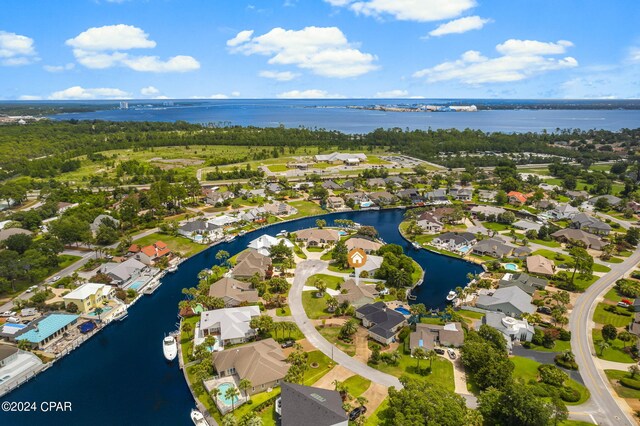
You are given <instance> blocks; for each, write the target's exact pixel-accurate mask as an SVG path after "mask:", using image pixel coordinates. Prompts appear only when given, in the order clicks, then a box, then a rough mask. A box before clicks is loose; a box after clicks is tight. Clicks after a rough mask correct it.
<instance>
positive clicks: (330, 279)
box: [305, 274, 344, 290]
mask: <svg viewBox="0 0 640 426" xmlns="http://www.w3.org/2000/svg"><path fill="white" fill-rule="evenodd" d="M316 280H321V281H322V282H324V283H325V285H326V286H327V288H330V289H333V290H337V289H338V285H342V283H344V278H342V277H336V276H334V275H327V274H315V275H312V276H310V277H309V278H308V279H307V282H306V283H305V285H307V286H312V287H313V286H315V282H316Z"/></svg>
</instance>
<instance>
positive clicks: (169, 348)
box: [162, 336, 178, 361]
mask: <svg viewBox="0 0 640 426" xmlns="http://www.w3.org/2000/svg"><path fill="white" fill-rule="evenodd" d="M162 352H163V353H164V357H165V358H166V359H167V361H173V360H174V359H176V356H177V355H178V343H177V342H176V339H175V337H173V336H167V337H165V338H164V339H163V340H162Z"/></svg>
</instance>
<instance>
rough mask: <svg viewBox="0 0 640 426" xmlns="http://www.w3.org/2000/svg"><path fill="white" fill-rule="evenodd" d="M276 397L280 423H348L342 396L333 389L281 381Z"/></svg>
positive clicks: (340, 425)
mask: <svg viewBox="0 0 640 426" xmlns="http://www.w3.org/2000/svg"><path fill="white" fill-rule="evenodd" d="M280 388H281V389H282V391H281V392H280V397H279V398H278V399H277V400H276V409H275V410H276V413H277V414H278V416H279V417H280V425H282V426H299V425H305V426H347V425H348V424H349V417H348V416H347V413H346V412H345V411H344V409H343V408H342V397H341V396H340V393H338V392H337V391H334V390H327V389H322V388H314V387H311V386H303V385H297V384H293V383H287V382H284V383H282V385H280Z"/></svg>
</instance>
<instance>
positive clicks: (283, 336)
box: [269, 321, 304, 342]
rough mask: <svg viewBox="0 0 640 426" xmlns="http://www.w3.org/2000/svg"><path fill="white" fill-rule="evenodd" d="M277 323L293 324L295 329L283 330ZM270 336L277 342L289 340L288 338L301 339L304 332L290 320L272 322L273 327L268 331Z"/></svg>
mask: <svg viewBox="0 0 640 426" xmlns="http://www.w3.org/2000/svg"><path fill="white" fill-rule="evenodd" d="M278 324H280V325H281V324H293V325H294V326H295V329H292V330H291V331H289V330H283V329H281V328H278V327H277V326H278ZM269 334H270V336H271V337H272V338H273V339H274V340H277V341H278V342H281V341H284V340H289V339H293V340H302V339H304V334H302V331H300V329H299V328H298V325H297V324H296V323H295V322H292V321H284V322H276V323H274V327H273V329H272V330H271V331H270V332H269Z"/></svg>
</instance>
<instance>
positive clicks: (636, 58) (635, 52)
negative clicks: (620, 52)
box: [628, 47, 640, 62]
mask: <svg viewBox="0 0 640 426" xmlns="http://www.w3.org/2000/svg"><path fill="white" fill-rule="evenodd" d="M628 59H629V61H631V62H640V47H632V48H631V49H629V58H628Z"/></svg>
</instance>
